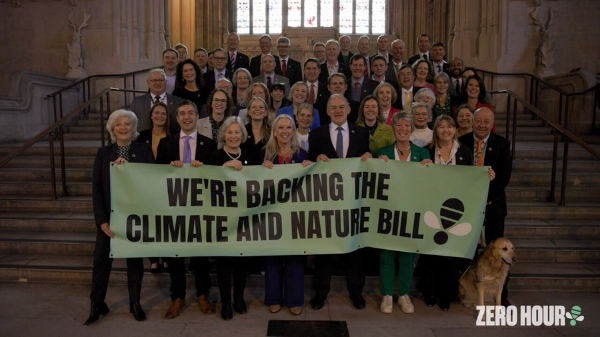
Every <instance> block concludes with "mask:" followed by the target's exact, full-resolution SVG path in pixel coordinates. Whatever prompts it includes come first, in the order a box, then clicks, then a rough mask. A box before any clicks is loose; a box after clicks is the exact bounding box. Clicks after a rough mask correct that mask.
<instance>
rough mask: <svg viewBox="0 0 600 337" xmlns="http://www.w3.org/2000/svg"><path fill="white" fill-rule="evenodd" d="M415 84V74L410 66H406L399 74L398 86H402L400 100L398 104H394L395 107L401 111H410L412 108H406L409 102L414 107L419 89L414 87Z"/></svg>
mask: <svg viewBox="0 0 600 337" xmlns="http://www.w3.org/2000/svg"><path fill="white" fill-rule="evenodd" d="M414 82H415V74H414V72H413V70H412V67H411V66H410V65H409V64H404V65H403V66H402V67H401V68H400V71H399V73H398V85H399V86H400V88H399V90H398V99H396V103H394V104H393V107H394V108H396V109H400V110H408V109H410V106H406V107H405V105H407V102H408V103H410V104H411V105H412V102H414V97H415V94H416V93H417V91H418V90H419V88H415V87H414V86H413V84H414Z"/></svg>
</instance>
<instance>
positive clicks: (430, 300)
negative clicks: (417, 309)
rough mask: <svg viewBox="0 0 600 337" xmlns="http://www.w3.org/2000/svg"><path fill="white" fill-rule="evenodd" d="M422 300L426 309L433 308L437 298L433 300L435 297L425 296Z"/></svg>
mask: <svg viewBox="0 0 600 337" xmlns="http://www.w3.org/2000/svg"><path fill="white" fill-rule="evenodd" d="M424 299H425V304H426V305H427V306H428V307H433V306H434V305H435V303H436V302H437V298H435V296H433V295H425V296H424Z"/></svg>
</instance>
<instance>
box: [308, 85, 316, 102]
mask: <svg viewBox="0 0 600 337" xmlns="http://www.w3.org/2000/svg"><path fill="white" fill-rule="evenodd" d="M309 100H310V104H312V105H315V85H314V84H311V85H310V96H309Z"/></svg>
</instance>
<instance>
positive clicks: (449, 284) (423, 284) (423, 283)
mask: <svg viewBox="0 0 600 337" xmlns="http://www.w3.org/2000/svg"><path fill="white" fill-rule="evenodd" d="M462 260H463V259H461V258H457V257H451V256H437V255H424V254H421V255H419V267H418V268H419V269H420V271H421V277H420V281H419V284H420V288H421V289H420V290H421V292H422V293H423V296H426V297H427V296H433V297H436V298H439V300H440V301H447V302H454V301H455V300H456V297H457V296H458V281H459V279H460V274H459V269H460V266H461V265H462V264H463V261H462Z"/></svg>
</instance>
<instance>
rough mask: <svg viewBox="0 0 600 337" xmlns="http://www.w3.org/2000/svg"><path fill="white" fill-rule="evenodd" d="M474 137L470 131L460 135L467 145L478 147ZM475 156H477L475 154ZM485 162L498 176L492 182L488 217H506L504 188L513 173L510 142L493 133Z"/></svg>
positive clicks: (462, 141) (489, 193)
mask: <svg viewBox="0 0 600 337" xmlns="http://www.w3.org/2000/svg"><path fill="white" fill-rule="evenodd" d="M474 139H475V138H474V135H473V132H470V133H467V134H466V135H464V136H462V137H460V138H459V139H458V141H459V142H460V143H461V144H463V145H464V146H466V147H470V146H473V147H474V148H477V147H476V145H475V140H474ZM473 157H475V156H474V155H473ZM473 160H475V158H473ZM483 164H484V165H485V166H491V167H492V169H493V170H494V172H496V178H495V179H494V180H493V181H491V182H490V190H489V192H488V203H491V204H489V205H488V206H487V210H486V217H490V218H504V217H506V214H507V211H506V194H505V192H504V190H505V189H506V186H507V185H508V182H509V181H510V176H511V174H512V158H511V152H510V142H509V141H508V140H506V138H504V137H502V136H499V135H497V134H495V133H491V134H490V137H489V138H488V142H487V146H486V149H485V157H484V158H483Z"/></svg>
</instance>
